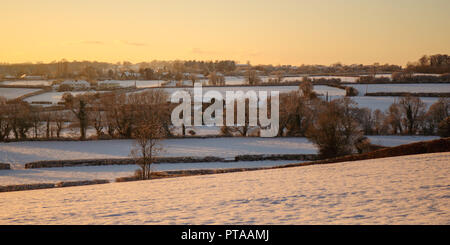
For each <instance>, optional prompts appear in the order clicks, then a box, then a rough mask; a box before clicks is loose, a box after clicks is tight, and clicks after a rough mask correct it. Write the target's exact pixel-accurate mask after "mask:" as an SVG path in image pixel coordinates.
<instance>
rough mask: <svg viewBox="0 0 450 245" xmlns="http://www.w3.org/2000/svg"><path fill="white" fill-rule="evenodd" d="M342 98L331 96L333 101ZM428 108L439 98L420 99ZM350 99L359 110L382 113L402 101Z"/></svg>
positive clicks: (388, 98)
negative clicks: (368, 109)
mask: <svg viewBox="0 0 450 245" xmlns="http://www.w3.org/2000/svg"><path fill="white" fill-rule="evenodd" d="M338 98H342V97H340V96H330V100H331V99H338ZM419 98H420V99H421V100H422V101H423V102H424V103H425V105H426V106H427V108H428V107H429V106H431V105H432V104H434V103H436V101H438V100H439V98H438V97H419ZM350 99H352V100H354V101H355V102H356V103H358V107H359V108H370V109H372V110H376V109H379V110H381V111H385V110H387V109H389V106H391V105H392V104H393V103H398V102H399V101H400V97H392V96H354V97H350Z"/></svg>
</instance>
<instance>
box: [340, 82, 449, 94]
mask: <svg viewBox="0 0 450 245" xmlns="http://www.w3.org/2000/svg"><path fill="white" fill-rule="evenodd" d="M349 86H352V87H354V88H356V89H357V90H358V91H359V95H364V94H365V93H377V92H407V93H450V84H445V83H416V84H352V85H349Z"/></svg>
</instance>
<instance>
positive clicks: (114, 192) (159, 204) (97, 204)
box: [0, 152, 450, 225]
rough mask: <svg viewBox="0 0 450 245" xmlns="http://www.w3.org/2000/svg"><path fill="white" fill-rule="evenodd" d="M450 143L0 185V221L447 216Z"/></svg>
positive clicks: (425, 220)
mask: <svg viewBox="0 0 450 245" xmlns="http://www.w3.org/2000/svg"><path fill="white" fill-rule="evenodd" d="M449 162H450V153H448V152H447V153H434V154H423V155H411V156H403V157H394V158H384V159H374V160H365V161H356V162H344V163H336V164H327V165H314V166H307V167H295V168H286V169H273V170H262V171H252V172H239V173H227V174H216V175H204V176H191V177H181V178H171V179H159V180H150V181H137V182H126V183H111V184H102V185H91V186H80V187H68V188H58V189H46V190H33V191H20V192H5V193H0V197H1V198H0V210H1V211H0V224H2V225H7V224H444V225H448V224H450V205H449V204H450V199H449V198H450V185H449V183H450V164H449Z"/></svg>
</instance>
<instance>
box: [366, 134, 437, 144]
mask: <svg viewBox="0 0 450 245" xmlns="http://www.w3.org/2000/svg"><path fill="white" fill-rule="evenodd" d="M367 138H369V139H370V142H371V143H372V144H376V145H383V146H389V147H392V146H398V145H404V144H409V143H413V142H419V141H427V140H435V139H439V137H438V136H407V135H405V136H398V135H381V136H380V135H372V136H367Z"/></svg>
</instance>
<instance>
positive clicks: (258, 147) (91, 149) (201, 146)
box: [0, 136, 436, 168]
mask: <svg viewBox="0 0 450 245" xmlns="http://www.w3.org/2000/svg"><path fill="white" fill-rule="evenodd" d="M369 138H370V139H371V140H372V139H373V141H374V142H373V143H376V144H380V145H385V144H386V145H387V146H395V145H401V144H407V143H412V142H417V141H423V140H432V139H436V137H434V136H375V137H373V136H370V137H369ZM133 144H134V143H133V140H98V141H22V142H11V143H0V162H3V163H11V164H12V165H13V168H22V167H23V164H25V163H27V162H33V161H41V160H70V159H95V158H122V157H129V154H130V150H131V148H132V147H133ZM161 144H162V146H163V148H164V152H162V153H161V155H162V156H220V157H234V156H236V155H242V154H316V153H317V148H316V147H315V146H314V145H313V144H312V143H311V142H309V141H308V139H306V138H302V137H295V138H294V137H293V138H290V137H282V138H278V137H277V138H255V137H224V138H204V139H202V138H190V139H189V138H188V139H186V138H185V139H167V140H163V141H161Z"/></svg>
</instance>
